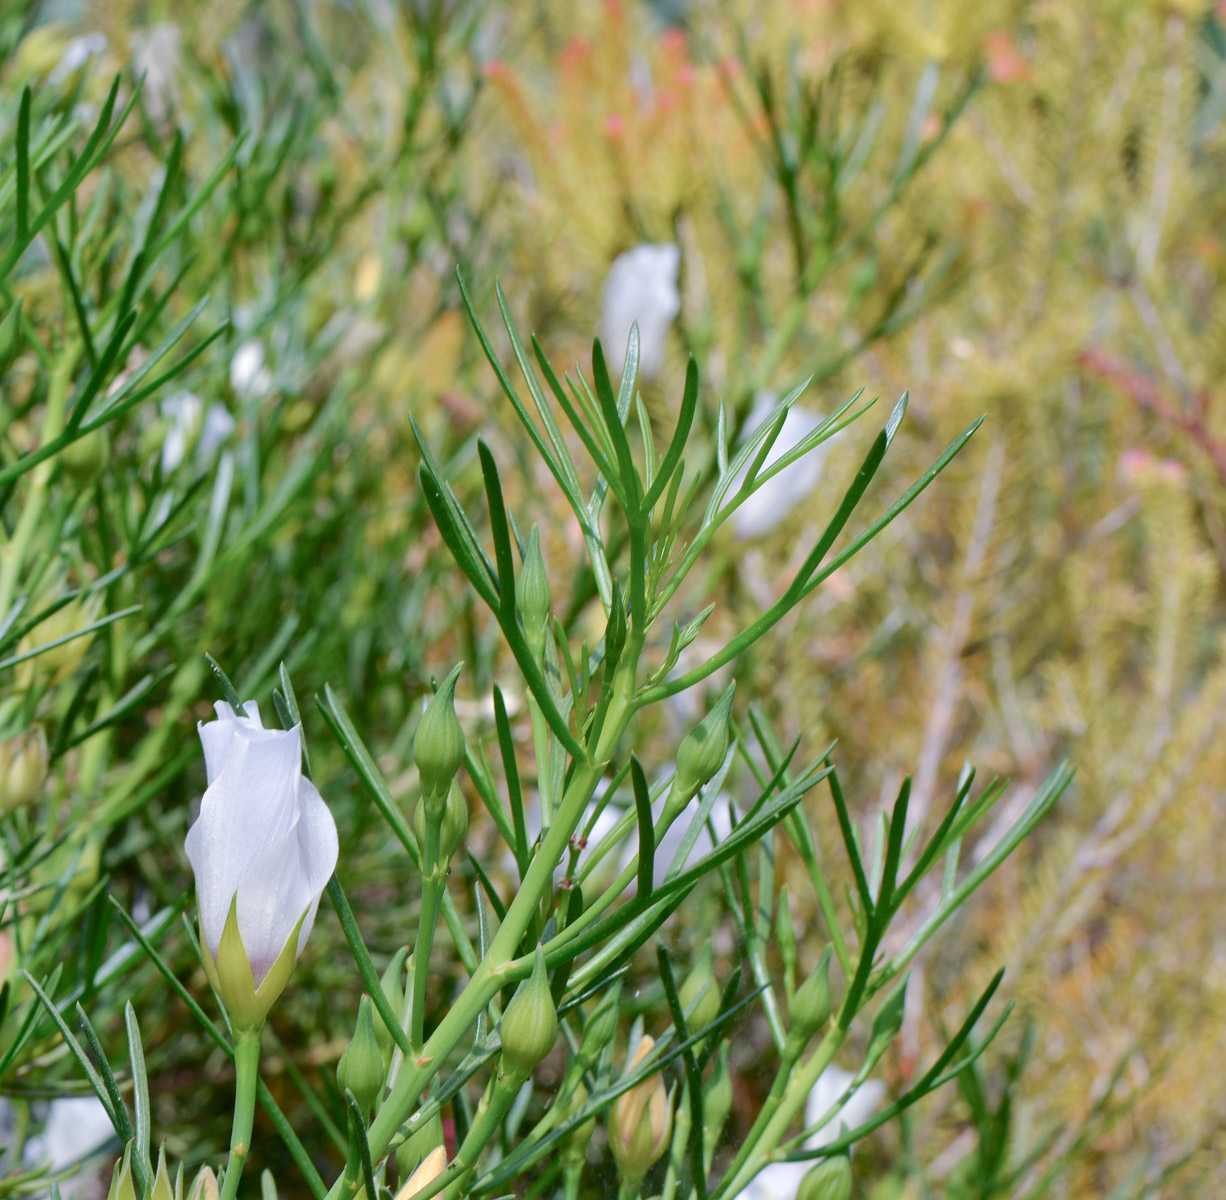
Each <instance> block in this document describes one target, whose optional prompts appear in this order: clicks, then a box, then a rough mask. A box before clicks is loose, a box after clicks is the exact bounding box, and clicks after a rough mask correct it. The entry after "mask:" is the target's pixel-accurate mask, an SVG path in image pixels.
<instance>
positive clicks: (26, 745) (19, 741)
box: [0, 725, 48, 814]
mask: <svg viewBox="0 0 1226 1200" xmlns="http://www.w3.org/2000/svg"><path fill="white" fill-rule="evenodd" d="M47 758H48V755H47V735H46V734H45V733H44V732H43V727H42V726H41V725H31V726H30V727H29V729H26V730H24V731H23V732H21V733H19V734H18V735H17V736H16V737H14V738H10V739H9V740H8V741H7V742H5V743H4V744H3V745H0V814H4V813H9V812H14V811H16V810H17V809H19V808H25V807H26V805H28V804H32V803H33V802H34V801H35V800H36V799H38V794H39V792H41V791H42V790H43V784H44V783H46V782H47Z"/></svg>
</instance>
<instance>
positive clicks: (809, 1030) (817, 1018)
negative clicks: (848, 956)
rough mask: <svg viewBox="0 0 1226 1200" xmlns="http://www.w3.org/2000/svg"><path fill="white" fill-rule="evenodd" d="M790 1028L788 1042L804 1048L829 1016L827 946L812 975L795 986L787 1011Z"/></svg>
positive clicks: (828, 953)
mask: <svg viewBox="0 0 1226 1200" xmlns="http://www.w3.org/2000/svg"><path fill="white" fill-rule="evenodd" d="M788 1015H789V1017H790V1018H791V1022H792V1027H791V1028H790V1029H789V1030H788V1041H789V1042H794V1045H795V1048H796V1049H797V1050H798V1051H799V1050H803V1049H804V1047H805V1046H806V1045H807V1044H808V1042H809V1039H810V1038H811V1037H812V1036H813V1035H814V1034H815V1033H816V1032H817V1031H818V1030H819V1029H821V1027H822V1026H823V1025H825V1023H826V1021H827V1020H828V1019H829V1017H830V947H829V946H827V947H826V949H825V950H824V951H822V957H821V960H820V961H819V962H818V964H817V966H816V967H815V968H814V969H813V974H812V975H810V976H809V978H808V979H806V980H805V981H804V983H802V984H801V985H800V987H799V988H797V989H796V995H795V996H793V997H792V1004H791V1010H790V1012H789V1014H788Z"/></svg>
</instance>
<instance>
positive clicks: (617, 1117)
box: [607, 1036, 673, 1183]
mask: <svg viewBox="0 0 1226 1200" xmlns="http://www.w3.org/2000/svg"><path fill="white" fill-rule="evenodd" d="M654 1048H655V1041H654V1040H653V1039H652V1038H650V1037H646V1036H644V1037H643V1038H642V1039H641V1040H640V1041H639V1044H638V1048H637V1049H636V1050H635V1052H634V1057H633V1058H632V1059H631V1060H630V1062H629V1063H628V1064H627V1066H626V1072H627V1074H629V1073H630V1072H633V1071H634V1069H635V1067H637V1066H638V1065H639V1063H641V1062H642V1061H643V1059H645V1058H646V1057H647V1056H648V1055H649V1054H650V1053H651V1052H652V1050H653V1049H654ZM672 1130H673V1113H672V1106H671V1105H670V1104H669V1101H668V1093H667V1092H665V1090H664V1080H662V1079H661V1078H660V1076H659V1073H658V1072H657V1073H656V1074H654V1075H651V1076H649V1077H648V1078H647V1079H644V1080H643V1081H642V1082H641V1083H638V1084H635V1086H634V1087H632V1088H631V1089H630V1090H629V1091H627V1092H623V1093H622V1094H621V1095H620V1096H618V1097H617V1099H616V1100H614V1101H613V1107H612V1108H611V1109H610V1110H609V1118H608V1130H607V1132H608V1135H609V1149H610V1150H612V1151H613V1157H614V1159H616V1161H617V1169H618V1171H620V1172H621V1176H622V1179H623V1180H625V1181H628V1182H630V1183H636V1182H637V1181H639V1180H641V1179H642V1178H643V1176H644V1175H646V1174H647V1172H648V1171H649V1170H650V1169H651V1168H652V1167H653V1166H654V1165H655V1164H656V1163H657V1162H659V1160H660V1157H661V1156H662V1155H663V1153H664V1151H665V1150H666V1149H668V1141H669V1138H670V1137H671V1135H672Z"/></svg>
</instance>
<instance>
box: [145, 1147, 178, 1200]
mask: <svg viewBox="0 0 1226 1200" xmlns="http://www.w3.org/2000/svg"><path fill="white" fill-rule="evenodd" d="M149 1200H175V1193H174V1188H172V1187H171V1184H170V1172H169V1171H167V1170H166V1146H165V1144H163V1145H162V1146H161V1147H159V1149H158V1169H157V1173H156V1174H155V1175H154V1177H153V1187H152V1189H150V1192H149Z"/></svg>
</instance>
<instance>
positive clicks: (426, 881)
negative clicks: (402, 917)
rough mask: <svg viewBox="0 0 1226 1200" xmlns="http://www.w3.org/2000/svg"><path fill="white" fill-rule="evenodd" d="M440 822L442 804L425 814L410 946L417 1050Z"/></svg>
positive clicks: (439, 889)
mask: <svg viewBox="0 0 1226 1200" xmlns="http://www.w3.org/2000/svg"><path fill="white" fill-rule="evenodd" d="M423 803H424V801H423ZM441 821H442V810H441V807H440V809H439V812H438V813H437V814H427V816H426V844H425V845H424V846H423V847H422V888H421V915H420V917H419V918H418V922H417V941H416V944H415V945H414V947H413V997H412V1002H411V1007H410V1009H409V1013H410V1025H409V1042H410V1043H411V1044H412V1046H413V1049H414V1050H416V1051H419V1052H420V1050H421V1048H422V1046H423V1045H424V1044H425V1040H426V980H427V979H428V978H429V975H430V951H431V949H432V948H433V946H434V928H435V926H436V925H437V924H438V910H439V903H440V901H441V900H442V896H443V888H444V886H445V883H444V876H445V873H446V870H447V866H446V864H445V863H444V864H441V865H440V864H439V861H438V859H439V844H438V835H439V824H440V822H441Z"/></svg>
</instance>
